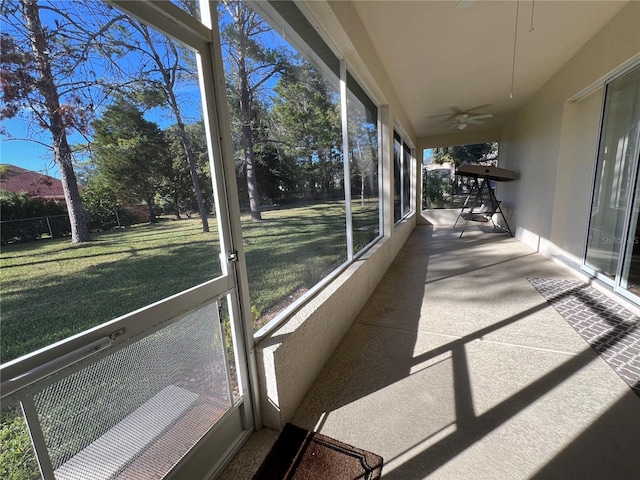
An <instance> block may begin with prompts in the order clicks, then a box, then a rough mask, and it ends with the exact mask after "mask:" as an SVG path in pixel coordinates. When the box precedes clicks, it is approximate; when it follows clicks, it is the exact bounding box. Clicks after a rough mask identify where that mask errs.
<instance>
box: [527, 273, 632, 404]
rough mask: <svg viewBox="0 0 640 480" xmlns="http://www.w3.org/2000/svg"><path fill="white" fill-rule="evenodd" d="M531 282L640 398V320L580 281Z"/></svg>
mask: <svg viewBox="0 0 640 480" xmlns="http://www.w3.org/2000/svg"><path fill="white" fill-rule="evenodd" d="M527 280H529V283H531V285H533V286H534V288H535V289H536V290H537V291H538V292H540V294H541V295H542V296H543V297H544V298H545V300H546V301H547V302H549V303H550V304H551V305H552V306H553V308H555V309H556V310H557V312H558V313H559V314H560V315H562V317H563V318H564V319H565V320H566V321H567V322H568V323H569V325H571V326H572V327H573V329H574V330H575V331H576V332H578V333H579V334H580V335H581V336H582V338H584V339H585V340H586V341H587V342H588V343H589V344H590V345H591V347H592V348H593V349H594V350H595V351H596V352H597V353H598V354H599V355H600V356H601V357H602V358H603V359H604V360H605V361H606V362H607V363H608V364H609V365H610V366H611V368H613V370H615V372H616V373H617V374H618V375H619V376H620V377H621V378H622V379H623V380H624V381H625V382H626V383H627V384H628V385H629V386H630V387H631V389H632V390H633V391H634V392H635V393H636V394H638V395H639V396H640V317H638V316H637V315H634V314H633V313H632V312H630V311H629V310H627V309H626V308H624V307H622V306H621V305H619V304H618V303H616V302H615V301H613V300H612V299H610V298H609V297H607V296H606V295H604V294H602V293H600V292H598V291H597V290H596V289H594V288H593V287H590V286H589V285H588V284H586V283H583V282H580V281H574V280H560V279H553V278H528V279H527Z"/></svg>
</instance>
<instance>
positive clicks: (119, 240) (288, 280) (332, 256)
mask: <svg viewBox="0 0 640 480" xmlns="http://www.w3.org/2000/svg"><path fill="white" fill-rule="evenodd" d="M353 214H354V243H355V244H356V245H358V247H360V248H361V247H362V246H364V245H366V243H368V242H369V241H370V240H371V239H373V238H374V237H375V235H376V234H377V232H376V231H375V229H374V228H373V227H374V226H376V225H377V202H376V201H369V202H368V203H365V204H364V205H360V203H357V202H354V205H353ZM263 219H264V221H262V222H252V221H251V219H250V218H249V215H246V216H244V217H243V218H242V226H243V238H244V248H245V252H246V258H247V266H248V276H249V284H250V290H251V303H252V311H253V313H254V316H255V317H256V318H255V320H256V327H258V326H259V325H261V323H263V320H260V318H262V317H264V314H265V312H267V311H269V312H270V313H272V312H273V309H274V306H275V307H276V308H277V307H282V302H283V300H284V301H285V302H286V299H287V298H289V297H290V295H291V294H292V293H293V292H299V291H301V290H306V289H308V288H310V287H311V286H313V285H314V284H315V283H317V282H318V281H319V280H320V279H321V278H322V277H324V276H325V275H326V274H328V273H329V272H330V271H331V270H333V269H334V268H335V267H336V266H338V265H340V264H341V263H342V262H344V261H345V260H346V240H345V220H344V205H343V204H342V203H341V202H334V203H322V204H316V205H311V206H305V207H296V208H287V209H278V210H271V211H265V212H264V213H263ZM210 223H211V224H212V225H213V226H215V222H210ZM367 225H369V226H372V228H363V227H362V226H367ZM213 230H215V228H214V229H213ZM219 248H220V247H219V243H218V236H217V233H213V232H209V233H202V229H201V224H200V222H199V220H197V219H191V220H179V221H176V220H172V221H164V222H161V223H159V224H154V225H136V226H133V227H131V228H127V229H123V230H113V231H109V232H103V233H97V234H93V236H92V240H91V241H90V242H88V243H86V244H81V245H71V244H70V243H69V240H68V239H55V240H51V239H47V240H39V241H36V242H30V243H25V244H17V245H8V246H4V247H3V248H2V252H1V253H0V281H1V288H2V338H1V349H2V352H1V358H2V362H3V363H4V362H6V361H8V360H11V359H13V358H16V357H18V356H21V355H23V354H25V353H28V352H31V351H34V350H36V349H38V348H41V347H43V346H46V345H49V344H51V343H53V342H55V341H58V340H61V339H64V338H66V337H68V336H70V335H73V334H76V333H79V332H81V331H83V330H86V329H88V328H90V327H93V326H96V325H99V324H101V323H104V322H106V321H108V320H112V319H113V318H116V317H119V316H121V315H124V314H126V313H129V312H131V311H133V310H135V309H138V308H141V307H143V306H146V305H149V304H150V303H153V302H155V301H158V300H161V299H163V298H166V297H168V296H170V295H172V294H175V293H178V292H180V291H183V290H185V289H187V288H190V287H193V286H195V285H198V284H200V283H202V282H204V281H206V280H209V279H211V278H215V277H216V276H217V275H219V274H220V265H219V260H218V253H219Z"/></svg>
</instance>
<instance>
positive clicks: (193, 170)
mask: <svg viewBox="0 0 640 480" xmlns="http://www.w3.org/2000/svg"><path fill="white" fill-rule="evenodd" d="M174 113H175V115H176V118H177V119H178V132H179V135H180V138H181V139H182V145H183V146H184V152H185V154H186V156H187V163H188V164H189V173H190V174H191V183H192V184H193V192H194V194H195V196H196V203H197V204H198V211H199V213H200V220H201V221H202V231H203V232H208V231H209V219H208V218H207V215H208V213H207V209H206V207H205V205H204V199H203V198H202V190H200V180H199V179H198V170H197V166H196V161H195V158H194V157H195V155H194V154H193V148H191V140H190V139H189V136H188V135H187V130H186V129H185V127H184V123H183V122H182V117H181V115H180V112H179V111H175V112H174Z"/></svg>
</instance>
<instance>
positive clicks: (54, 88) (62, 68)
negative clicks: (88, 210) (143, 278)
mask: <svg viewBox="0 0 640 480" xmlns="http://www.w3.org/2000/svg"><path fill="white" fill-rule="evenodd" d="M62 8H63V7H62V6H60V5H57V4H55V3H48V4H46V6H43V5H40V4H39V3H38V0H20V1H19V2H17V1H10V0H9V1H4V2H3V3H2V16H3V18H4V19H6V20H7V24H6V26H8V27H10V28H8V29H7V28H6V26H5V31H4V32H2V37H1V41H2V48H1V50H2V58H1V63H2V70H1V75H2V102H3V105H2V108H1V110H0V118H3V119H7V118H13V117H16V116H21V117H23V118H28V119H30V120H31V125H32V126H33V127H34V128H36V129H39V130H41V131H46V132H48V133H49V134H50V138H51V140H50V143H48V142H47V143H48V146H49V147H50V148H51V150H52V152H53V159H54V161H55V163H56V165H57V166H58V168H59V171H60V179H61V181H62V185H63V188H64V194H65V201H66V205H67V211H68V214H69V220H70V223H71V241H72V242H73V243H80V242H85V241H87V240H89V229H88V226H87V220H86V214H85V212H84V208H83V206H82V202H81V199H80V191H79V188H78V183H77V179H76V175H75V172H74V169H73V153H72V150H71V147H70V145H69V139H68V136H69V134H70V133H71V132H72V131H74V130H76V131H78V132H80V133H86V132H87V127H88V117H89V116H90V114H91V109H92V105H91V103H90V102H86V101H85V99H84V98H83V96H82V93H81V91H82V90H83V89H84V90H86V89H87V88H88V87H89V85H91V84H95V82H96V79H95V72H94V76H93V77H94V78H91V75H88V76H86V77H84V78H79V76H78V70H80V69H81V68H80V67H81V66H82V65H83V64H84V62H85V61H86V59H87V57H88V52H89V51H90V48H91V45H92V44H93V42H94V41H95V39H96V38H98V36H99V33H100V32H89V31H88V30H87V28H86V26H85V25H84V24H83V22H82V20H81V18H80V17H79V16H78V15H76V14H74V12H70V11H63V10H62ZM43 9H46V11H47V14H48V17H49V18H54V20H52V22H55V27H56V28H55V29H53V28H51V27H50V26H47V25H45V24H44V23H43V21H42V18H41V12H42V11H43Z"/></svg>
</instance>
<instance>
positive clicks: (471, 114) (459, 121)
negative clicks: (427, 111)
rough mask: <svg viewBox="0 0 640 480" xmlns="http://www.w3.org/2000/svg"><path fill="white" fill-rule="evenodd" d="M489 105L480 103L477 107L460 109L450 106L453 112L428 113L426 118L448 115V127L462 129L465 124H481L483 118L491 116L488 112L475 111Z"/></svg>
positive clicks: (465, 126) (486, 118)
mask: <svg viewBox="0 0 640 480" xmlns="http://www.w3.org/2000/svg"><path fill="white" fill-rule="evenodd" d="M488 106H489V105H488V104H487V105H480V106H479V107H474V108H469V109H467V110H460V109H459V108H456V107H452V108H451V110H452V111H453V113H441V114H438V115H430V116H429V117H428V118H433V117H444V116H446V117H448V118H447V119H446V122H448V123H451V127H450V128H457V129H458V130H464V129H465V128H467V125H481V124H483V123H484V121H485V120H488V119H489V118H493V115H492V114H490V113H480V112H475V110H480V109H481V108H485V107H488Z"/></svg>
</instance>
